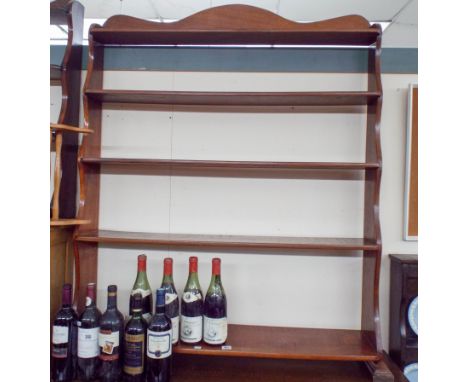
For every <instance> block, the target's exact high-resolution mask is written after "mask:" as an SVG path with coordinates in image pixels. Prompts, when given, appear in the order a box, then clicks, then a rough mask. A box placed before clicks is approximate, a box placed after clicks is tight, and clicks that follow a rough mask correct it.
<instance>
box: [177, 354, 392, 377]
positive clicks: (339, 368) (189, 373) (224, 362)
mask: <svg viewBox="0 0 468 382" xmlns="http://www.w3.org/2000/svg"><path fill="white" fill-rule="evenodd" d="M172 362H173V368H172V371H173V373H172V379H171V381H173V382H239V381H246V382H252V381H255V382H285V381H287V382H372V380H373V378H372V376H371V374H370V373H369V372H368V370H367V369H366V367H365V365H364V364H363V363H361V362H352V361H350V362H333V361H303V360H281V359H274V360H272V359H259V358H251V359H249V358H236V357H208V356H196V358H195V359H194V357H193V356H186V355H181V354H175V355H174V359H173V361H172ZM398 381H399V380H398Z"/></svg>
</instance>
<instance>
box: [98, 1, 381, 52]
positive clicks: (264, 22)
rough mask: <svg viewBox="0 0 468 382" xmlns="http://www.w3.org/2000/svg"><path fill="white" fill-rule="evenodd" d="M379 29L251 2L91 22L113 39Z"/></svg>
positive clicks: (373, 35)
mask: <svg viewBox="0 0 468 382" xmlns="http://www.w3.org/2000/svg"><path fill="white" fill-rule="evenodd" d="M380 34H381V31H380V29H379V28H378V27H377V26H371V25H370V23H369V22H368V21H367V20H366V19H365V18H364V17H362V16H358V15H350V16H343V17H338V18H334V19H329V20H324V21H317V22H311V23H298V22H295V21H291V20H287V19H285V18H283V17H281V16H278V15H276V14H274V13H272V12H270V11H266V10H264V9H260V8H256V7H252V6H248V5H225V6H220V7H214V8H210V9H206V10H204V11H201V12H198V13H196V14H194V15H192V16H189V17H187V18H185V19H182V20H180V21H177V22H171V23H161V22H152V21H147V20H142V19H138V18H134V17H130V16H124V15H116V16H112V17H111V18H109V19H108V20H107V21H106V22H105V23H104V25H103V26H102V27H101V26H99V25H93V26H91V28H90V35H92V38H93V40H94V41H95V42H99V43H101V44H110V45H112V44H114V45H177V44H187V45H273V44H275V45H345V46H346V45H360V46H370V45H372V44H374V43H375V42H376V41H377V39H378V37H379V36H380Z"/></svg>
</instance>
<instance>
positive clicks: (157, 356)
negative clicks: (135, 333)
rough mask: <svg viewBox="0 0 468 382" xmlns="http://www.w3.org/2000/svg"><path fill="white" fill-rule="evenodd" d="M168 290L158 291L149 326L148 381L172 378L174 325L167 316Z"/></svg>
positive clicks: (161, 289)
mask: <svg viewBox="0 0 468 382" xmlns="http://www.w3.org/2000/svg"><path fill="white" fill-rule="evenodd" d="M165 294H166V290H165V289H163V288H159V289H158V290H157V291H156V312H155V314H154V316H153V317H152V319H151V322H150V324H149V326H148V333H147V337H146V382H169V381H170V380H171V359H172V339H171V337H172V327H171V320H170V318H169V317H167V316H166V314H165V310H166V298H165Z"/></svg>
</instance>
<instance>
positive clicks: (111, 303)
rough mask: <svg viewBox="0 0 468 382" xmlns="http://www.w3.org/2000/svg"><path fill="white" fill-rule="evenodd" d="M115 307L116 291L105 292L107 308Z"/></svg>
mask: <svg viewBox="0 0 468 382" xmlns="http://www.w3.org/2000/svg"><path fill="white" fill-rule="evenodd" d="M112 309H114V310H115V309H117V293H116V292H109V293H108V294H107V310H112Z"/></svg>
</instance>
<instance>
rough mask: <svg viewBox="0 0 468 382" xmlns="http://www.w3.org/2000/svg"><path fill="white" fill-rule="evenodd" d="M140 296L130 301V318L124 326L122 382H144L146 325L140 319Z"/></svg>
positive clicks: (138, 294)
mask: <svg viewBox="0 0 468 382" xmlns="http://www.w3.org/2000/svg"><path fill="white" fill-rule="evenodd" d="M141 303H142V301H141V294H140V293H136V294H135V295H134V296H133V300H132V310H131V311H130V312H131V316H130V319H129V321H128V322H127V325H126V326H125V339H124V348H125V356H124V367H123V380H124V381H125V382H145V380H146V375H145V354H146V330H147V327H148V325H147V323H146V320H145V319H144V318H143V317H142V305H141Z"/></svg>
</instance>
